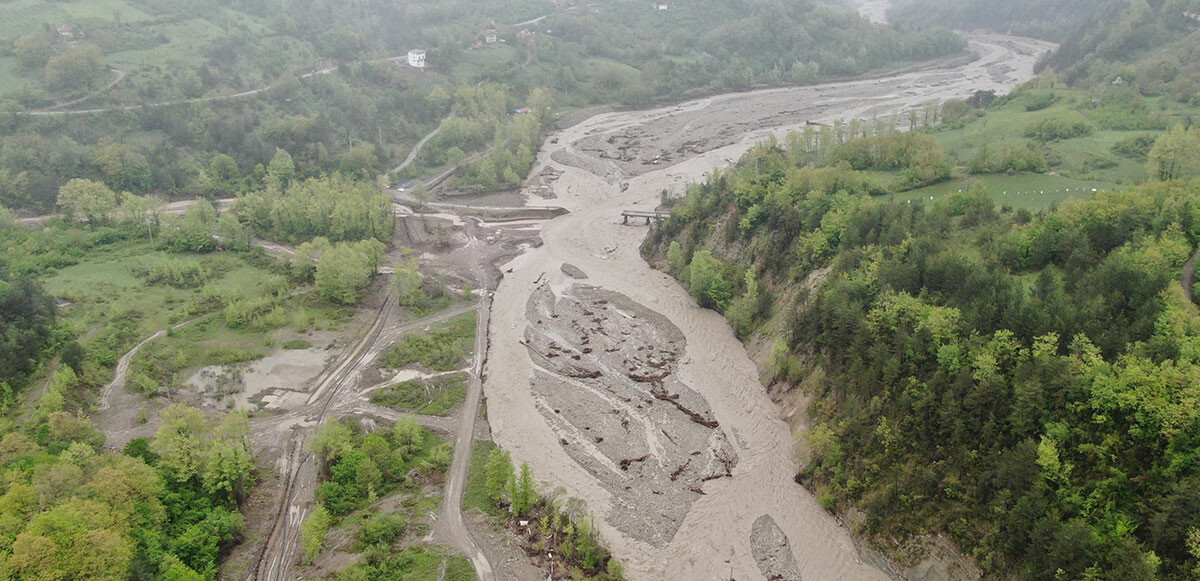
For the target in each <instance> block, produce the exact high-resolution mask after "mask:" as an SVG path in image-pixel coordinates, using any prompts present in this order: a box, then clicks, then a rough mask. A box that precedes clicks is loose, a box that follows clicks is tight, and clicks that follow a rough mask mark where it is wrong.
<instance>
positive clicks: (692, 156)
mask: <svg viewBox="0 0 1200 581" xmlns="http://www.w3.org/2000/svg"><path fill="white" fill-rule="evenodd" d="M869 4H871V5H872V6H876V8H877V6H878V5H879V4H880V3H879V2H871V3H869ZM971 48H972V50H973V51H974V52H976V53H977V54H978V55H979V58H978V59H975V60H974V61H973V62H971V63H969V64H959V65H955V66H952V67H951V68H940V69H930V70H922V71H915V72H909V73H904V74H898V75H894V76H890V77H887V78H877V79H869V80H862V81H855V82H845V83H833V84H826V85H819V86H810V87H802V88H788V89H773V90H764V91H757V92H750V93H739V94H730V95H721V96H715V97H711V98H705V99H700V100H697V101H693V102H688V103H683V104H680V105H675V106H670V107H663V108H660V109H654V110H649V111H636V112H617V113H606V114H602V115H598V116H595V117H592V118H591V119H588V120H587V121H584V122H583V123H580V124H578V125H575V126H573V127H570V128H568V129H566V130H563V131H560V132H557V133H556V134H554V135H552V136H550V138H549V139H548V140H547V141H546V143H545V145H544V147H543V148H542V150H541V152H540V154H539V158H538V165H537V167H535V168H534V172H533V173H534V174H538V173H540V172H542V170H544V169H546V168H551V169H553V170H554V172H551V173H555V172H561V174H560V175H558V176H557V178H556V179H555V180H554V181H553V182H552V183H550V184H549V187H550V188H552V189H553V192H554V194H555V195H556V197H557V200H555V202H556V203H558V204H560V205H562V206H563V207H565V208H567V209H568V210H570V212H571V213H570V214H568V215H566V216H562V217H560V218H557V219H555V220H552V221H550V222H547V223H545V225H544V226H543V227H542V232H541V236H542V239H543V240H544V242H545V244H544V245H542V246H540V247H538V248H534V249H530V250H529V251H528V252H526V253H525V254H523V255H521V256H519V257H517V258H516V259H514V260H513V261H512V262H510V263H509V264H506V265H504V267H503V268H504V270H506V271H508V272H506V274H505V277H504V279H503V281H502V282H501V284H500V285H499V288H498V289H497V291H496V294H495V307H494V309H493V315H492V325H491V347H490V352H489V357H488V365H487V368H486V382H485V387H484V390H485V391H484V393H485V395H486V396H487V405H488V408H487V414H488V416H487V417H488V420H489V422H490V423H491V426H492V429H493V434H494V437H495V439H496V440H497V442H498V443H499V444H500V445H502V446H504V447H505V448H507V449H509V450H511V451H512V453H513V457H514V460H516V461H518V462H528V463H529V464H530V465H531V466H532V468H533V470H534V473H535V475H536V477H537V479H538V480H539V481H540V482H541V483H542V484H543V486H544V487H545V488H546V489H547V490H555V489H560V488H561V489H563V490H564V491H565V494H566V495H567V496H571V497H577V498H581V499H583V500H584V501H586V503H587V506H588V507H589V509H590V510H591V511H593V512H594V513H595V515H596V517H597V518H596V520H597V526H598V529H599V530H600V531H601V533H602V534H603V536H604V538H605V540H606V542H607V543H608V544H609V545H610V547H611V548H612V549H613V551H614V553H615V554H616V555H617V556H618V557H619V558H620V559H621V561H622V562H624V563H625V565H626V572H627V574H628V577H629V578H631V579H647V580H650V579H654V580H657V579H728V578H729V577H730V575H731V574H732V576H733V577H735V578H738V579H755V578H763V577H766V576H768V575H783V576H784V577H785V578H796V577H802V578H804V579H808V580H837V579H847V580H850V579H853V580H863V579H887V578H888V577H887V575H886V574H885V573H884V572H882V571H881V570H879V569H877V568H875V567H873V566H871V565H869V564H867V563H866V562H864V559H863V556H862V555H860V553H859V551H858V550H857V549H856V547H855V543H854V541H853V540H852V539H851V536H850V534H849V533H848V531H847V530H846V529H845V528H844V527H842V526H841V525H839V524H838V522H837V521H836V520H835V519H834V518H833V517H832V516H830V515H829V514H828V513H826V512H825V511H824V510H823V509H821V508H820V507H819V506H818V505H817V503H816V501H815V500H814V499H813V497H812V496H811V495H810V494H809V493H808V492H807V491H806V490H805V489H803V488H802V487H800V486H799V485H797V484H796V483H795V482H794V481H793V476H794V475H795V474H796V471H797V468H798V461H797V459H796V456H795V453H794V452H793V450H794V448H795V446H794V441H795V439H796V437H797V435H796V434H792V433H790V431H789V428H788V426H787V425H786V424H785V423H784V422H783V421H782V420H781V419H780V410H779V408H778V406H776V405H775V404H774V403H773V402H772V401H771V400H770V399H769V398H768V396H767V394H766V392H765V389H764V388H763V386H762V385H761V384H760V383H759V381H758V372H757V369H756V367H755V365H754V363H753V362H752V361H751V360H750V358H749V356H748V355H747V353H746V350H745V349H744V348H743V346H742V344H741V343H740V342H739V341H738V340H737V338H736V337H735V336H734V334H733V332H732V330H731V329H730V327H729V325H728V324H727V323H726V322H725V320H724V319H723V318H722V317H721V316H720V315H718V314H717V313H715V312H712V311H707V310H703V309H700V308H699V307H697V306H696V304H695V302H694V301H693V300H692V299H691V298H690V297H689V296H688V293H687V292H686V291H685V290H684V289H683V288H682V287H680V285H679V284H677V283H676V282H675V281H674V280H673V279H671V278H670V277H668V276H667V275H666V274H664V273H662V272H658V271H655V270H653V269H651V268H650V267H649V266H647V264H646V263H645V262H644V261H643V260H642V258H641V256H640V255H639V253H638V245H639V244H640V242H641V240H642V238H643V237H644V236H645V234H646V231H647V230H646V227H645V226H644V225H633V224H632V221H631V224H629V225H624V224H622V220H621V216H620V214H621V211H622V210H626V209H632V210H639V209H640V210H652V209H653V208H654V207H655V206H656V205H657V204H658V201H659V192H660V191H662V190H663V189H669V188H675V189H676V190H679V189H681V188H682V187H683V186H685V185H686V184H687V183H689V182H694V181H699V180H702V179H703V177H704V174H705V172H707V171H709V170H711V168H713V167H723V166H728V165H729V164H730V163H731V162H732V161H733V160H736V159H737V158H738V157H739V156H741V155H742V154H743V153H744V152H745V151H747V150H748V149H749V148H750V147H751V146H752V145H753V144H754V143H756V142H758V141H760V140H762V139H764V138H765V137H766V136H767V135H769V134H770V133H773V132H774V133H777V134H780V135H782V134H783V133H785V132H786V131H788V130H791V129H796V128H801V127H803V125H804V124H805V123H806V122H808V121H815V122H829V121H832V120H834V119H843V120H849V119H853V118H859V119H867V120H869V119H872V118H873V117H876V116H878V117H879V118H888V117H890V116H892V115H898V116H899V117H900V118H904V116H905V115H906V113H907V111H908V110H910V109H912V108H919V107H923V106H924V105H926V104H928V103H933V102H939V101H942V100H945V99H948V98H961V97H967V96H969V95H970V94H971V93H973V92H974V91H976V90H988V89H995V90H997V91H998V92H1002V93H1003V92H1007V91H1009V90H1011V89H1012V88H1013V87H1014V86H1016V85H1017V84H1019V83H1021V82H1024V81H1026V80H1028V79H1030V78H1032V77H1033V67H1034V63H1035V62H1036V61H1037V59H1038V58H1039V57H1040V56H1041V55H1042V54H1043V53H1045V52H1046V51H1048V50H1050V49H1051V48H1052V45H1050V44H1047V43H1042V42H1039V41H1033V40H1029V39H1024V38H1014V37H1007V36H1000V35H979V36H972V37H971ZM655 159H657V160H658V161H657V163H655V161H654V160H655ZM535 199H536V198H535ZM538 202H540V200H537V202H535V203H538ZM637 222H640V220H638V221H637ZM564 264H565V265H569V266H568V267H567V268H564ZM509 269H511V271H509ZM585 277H586V278H585Z"/></svg>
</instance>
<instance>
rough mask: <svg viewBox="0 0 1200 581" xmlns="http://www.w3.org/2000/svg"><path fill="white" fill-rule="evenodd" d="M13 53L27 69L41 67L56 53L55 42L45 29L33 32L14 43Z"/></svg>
mask: <svg viewBox="0 0 1200 581" xmlns="http://www.w3.org/2000/svg"><path fill="white" fill-rule="evenodd" d="M13 54H15V55H16V56H17V60H18V61H20V62H21V66H22V67H24V68H26V69H29V70H33V69H37V68H41V67H44V66H46V62H47V61H49V60H50V57H51V56H53V55H54V43H53V41H52V40H51V37H50V35H49V34H47V33H46V32H44V31H38V32H31V33H29V34H26V35H25V36H22V37H21V38H18V39H17V41H16V42H14V43H13Z"/></svg>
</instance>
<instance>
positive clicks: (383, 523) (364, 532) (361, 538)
mask: <svg viewBox="0 0 1200 581" xmlns="http://www.w3.org/2000/svg"><path fill="white" fill-rule="evenodd" d="M407 528H408V523H407V522H406V521H405V520H404V515H402V514H397V513H388V514H376V515H374V516H372V517H371V518H369V519H367V520H366V522H364V523H363V525H362V528H361V529H359V531H358V542H359V543H361V544H362V545H364V546H373V545H390V544H392V543H394V542H395V541H396V539H398V538H400V537H401V536H402V535H403V534H404V531H405V530H406V529H407Z"/></svg>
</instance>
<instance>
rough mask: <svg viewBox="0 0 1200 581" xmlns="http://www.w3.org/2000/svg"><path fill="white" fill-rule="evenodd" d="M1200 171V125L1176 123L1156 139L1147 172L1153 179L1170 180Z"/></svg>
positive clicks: (1151, 149) (1151, 150)
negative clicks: (1186, 125)
mask: <svg viewBox="0 0 1200 581" xmlns="http://www.w3.org/2000/svg"><path fill="white" fill-rule="evenodd" d="M1197 171H1200V127H1195V126H1193V127H1191V128H1190V129H1184V128H1183V125H1176V126H1175V127H1174V128H1172V129H1171V131H1169V132H1167V133H1164V134H1162V135H1160V136H1159V137H1158V139H1157V140H1155V141H1154V147H1152V148H1150V154H1149V161H1148V162H1147V164H1146V173H1148V174H1150V178H1151V179H1156V180H1162V181H1170V180H1174V179H1179V178H1181V177H1184V176H1186V175H1190V174H1195V173H1196V172H1197Z"/></svg>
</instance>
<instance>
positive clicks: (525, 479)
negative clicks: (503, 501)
mask: <svg viewBox="0 0 1200 581" xmlns="http://www.w3.org/2000/svg"><path fill="white" fill-rule="evenodd" d="M509 496H510V497H511V498H512V513H513V514H514V515H517V516H528V515H529V511H530V510H531V509H532V508H533V503H534V502H535V501H536V500H537V488H536V486H535V485H534V483H533V470H532V469H531V468H530V467H529V463H528V462H522V463H521V477H520V479H518V480H515V481H513V482H512V484H511V485H510V492H509Z"/></svg>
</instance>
